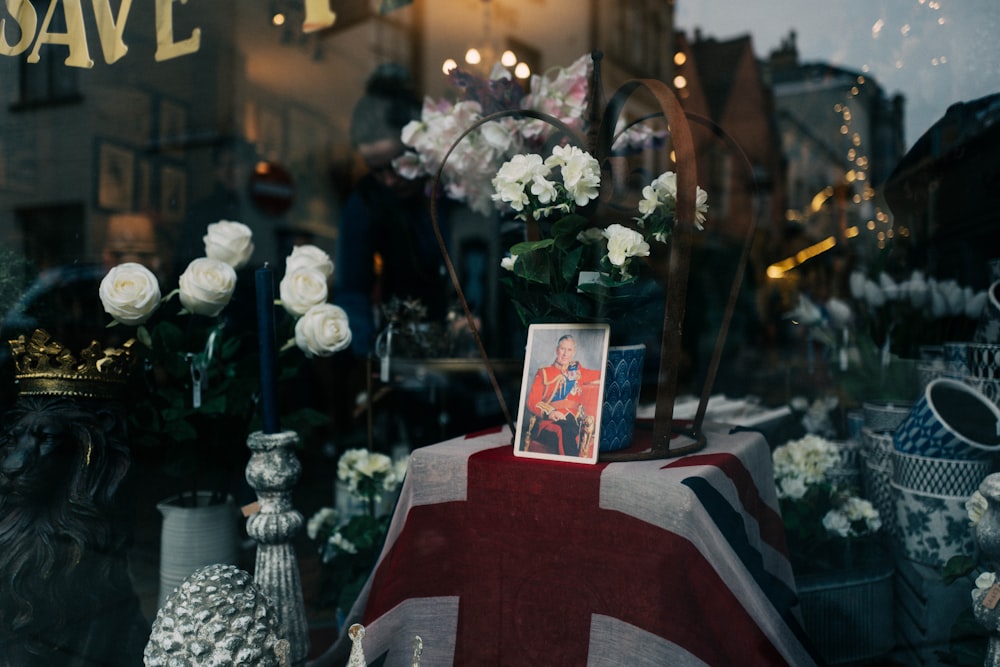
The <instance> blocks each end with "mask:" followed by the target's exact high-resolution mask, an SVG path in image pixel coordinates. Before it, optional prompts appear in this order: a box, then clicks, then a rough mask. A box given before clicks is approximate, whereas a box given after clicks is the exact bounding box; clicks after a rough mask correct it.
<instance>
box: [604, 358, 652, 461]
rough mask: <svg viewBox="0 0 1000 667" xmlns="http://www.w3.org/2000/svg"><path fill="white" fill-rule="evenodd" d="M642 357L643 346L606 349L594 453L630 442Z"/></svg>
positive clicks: (607, 450)
mask: <svg viewBox="0 0 1000 667" xmlns="http://www.w3.org/2000/svg"><path fill="white" fill-rule="evenodd" d="M645 355H646V346H645V345H620V346H615V345H613V346H611V347H609V348H608V363H607V366H606V373H605V376H604V407H603V408H602V412H601V432H600V440H599V444H598V451H602V452H613V451H617V450H619V449H624V448H626V447H628V446H629V445H630V444H631V443H632V431H633V429H634V428H635V413H636V409H637V408H638V407H639V392H640V390H641V389H642V364H643V359H644V357H645Z"/></svg>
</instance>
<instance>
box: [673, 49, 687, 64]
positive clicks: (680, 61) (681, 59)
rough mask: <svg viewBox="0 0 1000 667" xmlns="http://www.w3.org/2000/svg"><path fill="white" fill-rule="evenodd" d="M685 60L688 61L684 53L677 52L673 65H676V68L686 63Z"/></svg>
mask: <svg viewBox="0 0 1000 667" xmlns="http://www.w3.org/2000/svg"><path fill="white" fill-rule="evenodd" d="M687 59H688V57H687V54H686V53H684V52H683V51H678V52H677V53H675V54H674V64H675V65H677V66H678V67H680V66H681V65H683V64H684V63H686V62H687Z"/></svg>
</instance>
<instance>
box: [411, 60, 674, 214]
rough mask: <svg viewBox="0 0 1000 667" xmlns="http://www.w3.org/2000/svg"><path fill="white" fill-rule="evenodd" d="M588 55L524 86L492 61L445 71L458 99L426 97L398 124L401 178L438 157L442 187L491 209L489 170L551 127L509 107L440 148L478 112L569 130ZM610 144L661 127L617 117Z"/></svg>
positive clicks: (629, 142) (579, 104) (619, 146)
mask: <svg viewBox="0 0 1000 667" xmlns="http://www.w3.org/2000/svg"><path fill="white" fill-rule="evenodd" d="M592 72H593V59H592V57H591V56H590V55H584V56H581V57H580V58H578V59H577V60H576V61H574V62H573V63H572V64H571V65H570V66H569V67H556V68H552V69H551V70H549V71H548V72H546V73H545V74H543V75H533V76H532V77H531V80H530V82H529V90H528V91H527V93H525V91H524V90H523V89H522V88H521V85H520V84H519V83H518V82H517V81H515V80H513V78H512V77H511V74H510V71H509V70H507V69H506V68H505V67H503V66H502V65H500V64H499V63H497V65H496V66H494V68H493V70H492V72H491V74H490V77H489V78H488V79H487V80H482V79H480V78H477V77H475V76H473V75H471V74H469V73H467V72H465V71H463V70H461V69H458V68H456V69H454V70H452V72H451V73H450V74H449V78H450V79H451V82H452V83H453V85H454V86H455V87H456V89H457V90H458V91H459V99H458V101H454V102H453V101H450V100H447V99H442V100H434V99H431V98H429V97H428V98H426V99H425V100H424V105H423V109H422V112H421V117H420V120H416V121H412V122H410V123H409V124H407V125H406V126H405V127H404V128H403V130H402V135H401V136H402V141H403V143H404V144H405V145H406V146H408V147H409V148H410V150H408V151H407V152H406V153H405V154H404V155H402V156H401V157H399V158H397V159H396V161H395V162H394V163H393V166H394V167H395V169H396V171H397V172H398V173H399V174H400V175H402V176H404V177H406V178H411V179H415V178H420V177H424V176H433V175H435V174H436V173H437V171H438V169H439V168H440V167H441V165H442V163H444V169H443V170H442V173H441V182H442V185H443V186H444V191H445V194H446V195H447V196H448V197H449V198H451V199H454V200H456V201H461V202H465V203H466V204H468V206H469V208H471V209H472V210H474V211H476V212H478V213H481V214H483V215H490V214H492V213H493V205H492V195H493V188H492V184H491V181H492V178H493V175H494V174H495V173H496V171H497V169H498V168H499V166H500V165H501V164H502V163H503V162H504V161H506V160H508V159H509V158H510V157H511V156H512V155H515V154H520V153H524V152H530V151H538V150H541V149H542V147H543V146H544V145H545V144H546V142H547V141H548V140H549V139H550V138H551V137H552V134H553V132H554V131H555V128H554V127H553V126H552V125H550V124H549V123H546V122H544V121H541V120H538V119H534V118H530V117H517V116H516V115H508V116H504V117H502V118H498V119H495V120H494V121H492V122H489V123H486V124H484V125H483V126H482V127H480V128H479V129H477V130H476V131H474V132H471V133H469V135H468V136H467V137H466V138H465V139H464V140H463V141H462V142H461V143H459V144H458V145H457V146H455V148H454V150H453V151H452V153H451V154H450V156H448V159H447V161H445V156H446V155H448V151H449V150H450V149H451V148H452V146H453V145H454V144H455V142H456V141H457V140H458V138H459V137H460V136H462V134H463V133H464V132H465V131H466V130H467V129H468V128H471V127H472V126H473V125H475V124H476V123H477V122H479V121H480V120H481V119H482V118H483V117H485V116H488V115H491V114H494V113H498V112H505V111H506V112H512V111H518V110H522V111H532V112H538V113H544V114H547V115H548V116H551V117H553V118H556V119H558V120H559V121H561V122H562V123H563V124H565V125H566V126H567V127H569V128H570V129H572V130H576V131H581V130H583V129H584V126H585V120H586V119H585V114H586V111H587V107H588V102H589V90H590V79H591V74H592ZM617 129H618V132H617V133H616V137H617V138H616V141H615V149H616V151H619V152H622V153H625V152H635V151H639V150H643V149H645V148H647V147H649V146H651V145H657V144H660V143H662V142H663V138H664V135H665V133H664V132H658V131H654V130H653V129H651V128H649V127H648V126H645V125H642V124H638V125H633V126H631V127H627V128H626V127H624V126H623V125H620V126H619V127H618V128H617Z"/></svg>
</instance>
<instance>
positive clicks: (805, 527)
mask: <svg viewBox="0 0 1000 667" xmlns="http://www.w3.org/2000/svg"><path fill="white" fill-rule="evenodd" d="M772 461H773V465H774V482H775V486H776V488H777V492H778V503H779V505H780V508H781V516H782V519H783V520H784V524H785V535H786V538H787V539H788V546H789V552H790V555H791V557H792V563H793V567H797V568H798V569H802V568H809V567H837V566H840V565H843V562H842V560H843V554H844V550H838V549H831V545H840V546H843V547H845V548H849V546H850V545H851V544H854V543H859V542H860V541H863V540H869V541H870V540H871V539H872V538H874V537H875V536H876V535H877V534H878V532H879V530H880V529H881V527H882V521H881V518H880V517H879V513H878V511H877V510H876V509H875V508H874V507H873V506H872V504H871V503H870V502H869V501H867V500H865V499H863V498H860V497H858V496H857V495H855V493H854V490H853V489H850V488H842V487H841V486H840V485H839V484H838V483H836V482H835V481H834V480H833V476H832V475H831V474H830V473H831V472H832V471H833V470H834V469H835V468H837V467H839V466H840V465H841V454H840V449H839V447H838V446H837V445H836V444H835V443H834V442H831V441H830V440H827V439H825V438H822V437H820V436H817V435H814V434H809V435H806V436H804V437H802V438H799V439H797V440H791V441H789V442H787V443H785V444H783V445H781V446H779V447H777V448H775V450H774V452H773V453H772Z"/></svg>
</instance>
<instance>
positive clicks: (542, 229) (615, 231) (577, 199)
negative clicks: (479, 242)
mask: <svg viewBox="0 0 1000 667" xmlns="http://www.w3.org/2000/svg"><path fill="white" fill-rule="evenodd" d="M492 182H493V186H494V189H495V193H494V195H493V200H494V202H495V203H497V204H499V205H502V206H509V207H510V209H511V210H513V211H514V213H515V217H517V218H518V219H520V220H524V221H526V222H531V223H535V224H537V225H538V230H539V235H540V238H539V239H538V240H528V241H523V242H520V243H517V244H515V245H514V246H512V247H511V248H510V251H509V255H508V256H507V257H505V258H504V259H503V260H502V261H501V266H502V267H503V268H504V269H506V270H507V271H508V273H507V274H506V275H505V276H504V277H503V278H502V281H503V284H504V286H505V287H506V289H507V290H508V293H509V294H510V295H511V296H512V298H513V301H514V305H515V308H516V309H517V312H518V315H519V316H520V318H521V320H522V321H523V322H524V323H525V324H529V323H532V322H596V321H614V322H616V323H619V324H621V323H622V321H623V318H628V316H630V315H635V314H637V313H638V310H637V308H636V306H637V304H639V303H641V302H642V301H643V300H646V299H649V298H650V297H651V296H652V294H655V293H656V292H655V286H653V285H650V284H648V281H647V282H643V281H640V277H641V273H642V269H643V267H644V266H645V262H644V258H646V257H649V256H650V253H651V250H652V246H653V245H656V244H659V245H661V246H666V244H667V243H668V242H669V240H670V236H671V232H672V230H673V224H674V213H675V210H676V205H677V175H676V174H675V173H674V172H672V171H667V172H664V173H663V174H660V175H659V176H658V177H656V178H655V179H654V180H653V181H652V182H651V183H650V184H649V185H646V186H645V187H644V188H643V189H642V199H641V200H640V201H639V203H638V208H637V213H638V215H636V216H635V217H633V218H632V219H631V220H626V219H616V218H612V217H609V218H608V219H607V220H606V222H603V223H597V222H594V221H592V220H591V219H589V218H588V217H586V216H584V215H583V214H582V213H581V209H582V208H583V207H585V206H587V205H588V204H590V203H591V202H592V201H594V200H596V199H597V198H598V196H599V194H600V187H601V169H600V165H599V164H598V162H597V160H596V159H595V158H594V157H593V156H592V155H590V154H589V153H588V152H586V151H584V150H581V149H580V148H578V147H576V146H556V147H554V148H553V149H552V152H551V154H550V155H548V156H547V157H546V158H544V159H543V158H542V157H541V156H540V155H537V154H526V155H515V156H514V157H513V158H511V159H510V160H509V161H507V162H505V163H504V164H503V165H501V167H500V169H499V170H498V171H497V173H496V176H495V177H494V178H493V181H492ZM707 202H708V195H707V193H706V192H705V191H704V190H702V189H701V188H698V189H697V201H696V214H695V217H696V219H695V221H694V222H695V225H696V226H697V228H698V229H703V225H704V222H705V216H706V214H707V212H708V203H707Z"/></svg>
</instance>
